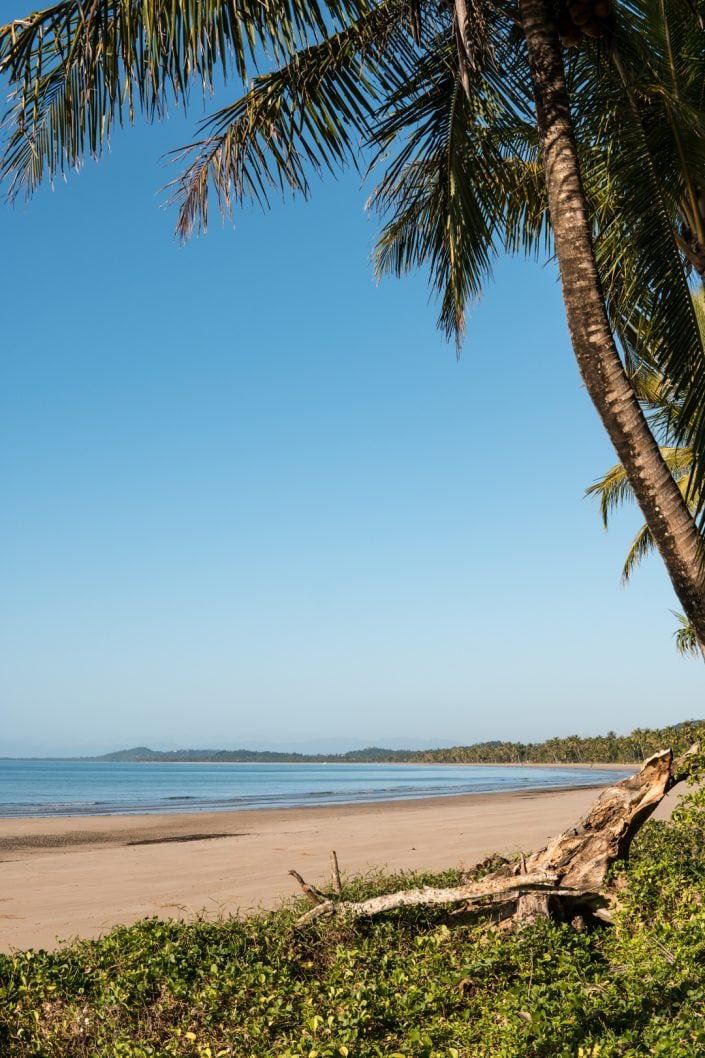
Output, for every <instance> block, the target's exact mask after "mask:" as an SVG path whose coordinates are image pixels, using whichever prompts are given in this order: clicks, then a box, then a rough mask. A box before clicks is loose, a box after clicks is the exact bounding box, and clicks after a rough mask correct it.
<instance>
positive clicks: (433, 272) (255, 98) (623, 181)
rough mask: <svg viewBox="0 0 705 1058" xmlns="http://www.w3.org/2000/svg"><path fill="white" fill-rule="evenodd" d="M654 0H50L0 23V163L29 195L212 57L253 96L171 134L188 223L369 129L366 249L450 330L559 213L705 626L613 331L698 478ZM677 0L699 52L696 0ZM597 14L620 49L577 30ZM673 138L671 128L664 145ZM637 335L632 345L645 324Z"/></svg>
mask: <svg viewBox="0 0 705 1058" xmlns="http://www.w3.org/2000/svg"><path fill="white" fill-rule="evenodd" d="M693 2H694V3H696V6H699V5H700V3H701V0H693ZM658 3H659V0H638V2H632V0H623V2H620V3H619V4H618V6H617V7H616V9H615V14H616V18H614V19H613V18H611V17H608V18H607V20H606V21H605V20H604V19H602V20H600V19H599V18H598V17H597V14H596V12H597V8H595V12H593V13H592V14H589V16H588V18H586V19H583V16H582V15H580V21H579V19H578V15H577V14H576V12H575V11H574V7H576V5H571V7H570V8H567V7H565V5H564V3H563V2H561V3H560V4H559V5H558V6H559V8H561V11H560V12H559V13H560V19H561V25H560V27H559V25H558V22H557V20H556V16H555V11H554V4H553V3H552V0H518V2H515V0H499V2H496V3H495V2H490V0H450V2H449V3H447V4H446V3H442V4H441V5H440V6H436V3H435V0H434V2H433V3H432V2H430V0H326V2H325V5H324V6H319V4H318V2H317V0H291V2H290V3H289V4H287V5H284V6H282V5H278V4H274V3H272V0H262V2H259V0H258V2H255V0H243V2H239V3H238V4H237V5H235V4H234V3H233V2H232V0H203V2H200V3H194V2H193V0H168V2H167V0H144V2H142V3H139V4H134V3H131V2H130V0H91V2H89V0H60V2H58V3H56V4H55V5H54V6H52V7H50V8H48V9H46V10H45V11H40V12H38V13H36V14H33V15H29V16H28V17H27V18H26V19H23V20H20V21H17V22H14V23H11V24H10V25H8V26H5V27H3V28H1V29H0V72H3V73H4V74H5V75H6V76H7V77H8V78H9V81H10V86H11V88H12V90H13V92H14V95H13V97H12V99H11V106H10V111H9V114H8V118H7V127H8V130H9V131H8V139H7V146H6V150H5V154H4V158H3V162H2V170H1V171H2V174H3V175H4V176H5V178H6V179H7V180H8V181H9V191H10V195H11V196H13V195H15V194H18V193H20V192H21V191H23V190H24V191H25V192H28V193H29V192H31V191H32V190H33V189H34V188H35V187H36V186H37V184H38V183H39V182H40V181H41V180H42V179H43V178H44V177H45V176H46V175H52V174H53V173H56V172H59V171H63V170H65V169H66V168H70V167H71V166H75V165H78V164H80V162H81V161H82V160H83V158H84V157H85V156H86V155H88V154H93V155H96V156H97V155H98V154H100V151H101V149H102V147H103V145H104V143H105V140H106V137H107V136H108V135H109V132H110V128H111V125H112V123H113V122H115V121H118V122H122V121H123V120H126V119H127V120H133V119H134V116H135V114H136V112H137V111H138V110H139V111H142V112H143V113H144V114H145V115H146V116H147V117H148V118H155V117H159V116H160V115H161V114H162V113H163V111H164V108H165V106H166V104H167V101H168V100H169V99H171V98H175V99H176V100H178V101H179V102H182V103H183V104H184V105H186V104H187V103H188V100H189V94H190V90H191V86H192V84H193V83H194V82H200V84H202V86H203V87H204V88H210V87H211V86H212V85H213V82H214V79H215V76H216V70H217V69H219V68H222V69H223V70H224V71H225V72H234V73H235V74H237V75H238V77H239V78H240V79H241V80H242V81H243V82H244V83H245V85H246V91H245V94H244V95H243V96H242V97H241V98H240V99H239V100H237V101H236V102H235V103H233V104H232V105H230V106H228V107H226V108H224V109H222V110H220V111H219V112H218V113H216V114H215V115H214V116H212V117H211V118H209V119H208V120H207V121H206V122H205V123H204V125H203V126H202V134H203V135H202V137H201V139H200V140H199V141H198V142H196V143H195V144H193V145H192V146H191V147H190V148H187V149H186V151H185V152H182V154H181V157H186V159H187V165H186V169H185V171H184V173H183V174H182V176H181V178H180V179H179V180H178V181H176V182H175V185H174V196H175V198H176V200H177V201H178V204H179V220H178V227H179V231H180V232H181V234H182V235H184V236H186V235H187V234H189V233H190V232H191V231H192V230H193V228H194V227H198V226H205V224H206V222H207V209H208V201H209V193H210V192H214V193H215V195H216V198H217V199H218V202H219V205H220V206H221V208H224V209H226V210H227V209H230V208H231V207H232V205H233V203H237V202H239V201H241V200H242V199H243V198H245V197H249V198H254V199H257V200H260V201H262V202H266V201H267V199H268V195H269V194H270V193H271V192H272V190H273V189H279V188H281V189H284V188H289V189H291V190H292V191H294V192H301V193H303V194H307V193H308V189H309V179H310V174H311V173H312V172H316V171H322V170H326V169H330V170H333V169H335V168H337V167H340V166H342V165H345V164H347V163H349V162H353V163H356V164H358V163H359V162H360V157H361V155H360V151H359V144H360V141H361V140H362V141H363V143H364V145H365V151H366V152H367V158H368V159H369V158H370V157H371V160H372V163H373V166H374V167H375V171H376V172H378V173H379V172H380V171H381V178H380V180H379V183H378V186H377V188H376V191H375V193H374V196H373V202H374V205H375V207H376V208H377V209H378V210H379V212H380V214H381V216H382V218H383V221H384V223H383V228H382V233H381V236H380V241H379V245H378V253H377V268H378V270H379V271H380V272H384V271H386V270H393V271H397V272H403V271H406V270H408V269H409V268H412V267H416V266H418V265H426V266H428V267H429V269H430V276H431V284H432V287H433V288H434V289H435V290H436V291H437V292H438V293H439V295H440V299H441V325H442V326H443V327H444V329H445V330H446V331H447V332H448V333H451V334H455V335H456V337H457V338H459V336H460V335H461V334H462V329H463V321H464V312H465V307H466V305H467V303H468V301H469V300H471V299H472V298H473V297H474V296H475V295H476V294H477V293H478V291H479V289H480V288H481V285H482V283H483V282H484V280H485V279H486V277H487V275H488V273H489V271H490V268H491V262H492V259H493V256H494V255H495V254H496V253H497V252H498V251H499V250H500V249H501V248H502V247H503V246H509V247H510V248H511V247H516V246H518V245H524V246H526V247H527V248H532V247H533V248H535V247H536V245H537V242H538V241H540V240H541V239H545V238H546V236H547V223H548V221H549V220H550V238H551V239H552V240H553V245H554V246H555V252H556V256H557V258H558V263H559V267H560V273H561V282H562V287H563V296H564V302H565V307H566V315H567V319H568V326H569V330H570V334H571V339H572V343H573V348H574V352H575V355H576V358H577V361H578V364H579V367H580V371H581V373H582V376H583V379H584V381H585V385H586V388H587V390H588V392H589V394H590V396H591V398H592V400H593V403H594V404H595V407H596V409H597V411H598V413H599V415H600V417H601V419H602V421H603V423H604V425H605V427H606V429H607V430H608V433H609V436H610V438H611V439H612V441H613V443H614V445H615V448H616V449H617V453H618V455H619V457H620V459H621V461H622V465H623V466H624V468H625V472H626V474H627V477H628V480H629V482H630V485H631V487H632V489H633V490H634V494H635V496H636V498H637V500H638V502H639V504H640V506H641V508H642V510H643V512H644V516H645V518H646V522H647V524H648V526H649V530H650V532H651V534H652V537H653V539H654V542H655V544H656V546H657V547H658V549H659V550H660V552H661V554H662V557H663V559H664V562H665V564H666V567H667V570H668V572H669V575H670V577H671V580H672V582H673V585H674V588H675V590H676V593H677V595H678V597H679V598H680V600H681V603H682V605H683V608H684V610H685V612H686V614H687V616H688V619H689V620H690V622H691V624H692V626H693V628H694V630H695V633H696V635H697V638H698V640H699V641H700V643H701V644H705V575H704V571H703V563H702V561H701V553H700V536H699V533H698V529H697V526H696V523H695V521H694V519H693V516H692V515H691V512H690V511H689V509H688V505H687V504H686V503H685V502H684V500H683V496H682V495H681V492H680V491H679V489H678V486H677V484H676V482H675V481H674V479H673V476H672V474H671V473H670V470H669V468H668V466H667V465H666V463H665V462H664V460H663V458H662V457H661V454H660V452H659V449H658V445H657V443H656V441H655V440H654V437H653V435H652V433H651V431H650V429H649V426H648V423H647V421H646V418H645V417H644V414H643V412H642V409H641V406H640V404H639V400H638V398H637V395H636V394H635V392H634V389H633V387H632V385H631V382H630V379H629V377H628V374H627V373H626V371H625V368H624V365H623V362H622V359H621V357H620V352H619V350H618V346H617V344H616V342H615V337H614V334H615V333H616V334H617V335H618V336H619V338H620V341H621V344H622V348H623V350H624V349H626V350H627V351H629V350H630V346H629V335H630V334H631V333H632V331H634V320H635V318H638V319H639V320H640V321H644V320H648V321H649V322H648V328H647V329H648V331H649V338H650V348H651V350H652V353H653V355H654V356H655V358H656V360H657V364H658V367H659V369H660V370H662V371H663V372H664V374H666V375H667V377H668V379H669V384H670V385H671V387H672V389H673V392H674V394H675V396H676V398H677V399H678V400H679V401H681V403H682V405H683V407H684V408H685V409H686V410H687V414H685V415H684V417H683V420H682V423H681V431H682V433H683V438H684V439H685V440H687V441H688V442H689V443H691V444H692V447H693V452H694V463H693V478H694V481H695V482H696V484H697V485H698V486H699V484H700V480H701V477H702V475H703V473H704V472H705V357H704V356H703V349H702V343H701V341H700V338H699V335H698V333H697V328H696V327H695V326H694V317H693V313H692V307H691V308H689V307H688V306H689V303H690V299H689V298H687V296H686V295H687V288H686V284H685V279H684V277H683V270H682V267H681V265H680V262H679V261H678V260H677V248H676V240H675V238H674V236H673V231H672V226H671V218H672V211H670V210H669V208H668V202H667V201H666V199H665V197H664V196H665V194H666V192H665V182H664V181H662V180H661V179H660V172H659V170H658V168H657V167H656V166H655V165H654V159H655V157H656V154H655V145H654V135H653V129H650V128H649V127H648V122H646V121H645V120H644V115H643V113H640V110H639V106H638V99H637V98H636V97H635V94H634V92H633V91H632V85H633V84H636V83H637V81H636V78H635V73H634V67H635V58H634V57H635V56H637V58H638V56H639V53H640V49H641V51H643V47H641V46H640V45H638V44H635V41H638V40H639V37H640V32H641V29H642V27H643V25H644V11H645V10H646V9H647V8H651V7H653V6H654V5H656V6H658ZM671 3H672V4H673V5H677V6H678V7H679V13H680V21H679V26H680V27H681V28H682V32H683V34H684V35H686V36H687V38H688V40H690V41H691V43H692V42H696V44H697V46H698V47H699V48H700V51H701V52H702V51H703V50H704V49H703V48H702V44H703V39H702V30H701V28H700V26H699V24H698V23H697V20H696V19H695V18H694V17H693V14H692V11H691V7H690V3H689V0H671ZM584 6H586V8H587V6H588V5H587V3H586V4H585V5H584ZM577 8H580V4H578V5H577V7H576V10H577ZM578 22H579V26H580V28H578ZM559 28H560V29H561V31H562V33H563V37H564V40H566V43H579V42H580V41H582V43H581V47H580V48H579V50H578V53H577V57H576V59H575V60H574V61H572V63H570V64H569V65H568V77H567V78H566V67H565V66H564V52H563V50H562V46H561V42H560V39H559ZM605 33H607V34H609V36H610V37H611V38H613V42H614V43H615V44H616V45H617V46H618V49H616V50H615V51H614V52H613V55H618V56H619V64H617V62H616V60H609V61H605V60H604V59H603V57H602V52H601V51H600V48H599V47H597V46H594V45H592V44H590V43H589V42H587V43H586V42H585V40H584V37H585V35H592V36H594V35H599V34H603V35H604V34H605ZM645 47H647V49H648V48H651V47H654V48H655V49H656V50H657V51H658V50H659V49H660V50H663V47H664V44H663V41H659V40H657V41H656V42H655V43H654V42H652V41H648V42H647V43H646V45H645ZM696 50H697V49H696ZM618 65H619V74H620V77H621V78H622V80H621V83H619V84H617V80H618V78H617V73H616V71H617V66H618ZM625 86H626V87H625ZM667 89H668V86H666V90H667ZM666 94H668V92H667V91H666ZM532 96H533V101H532V99H531V97H532ZM571 96H572V99H573V102H574V109H575V114H576V120H575V121H574V119H573V115H572V114H571V106H570V102H571ZM596 100H604V101H606V104H607V105H606V107H605V109H604V111H603V110H600V111H599V112H598V113H595V112H594V107H595V101H596ZM695 116H696V117H697V118H698V119H701V117H702V109H701V110H700V111H699V112H697V113H696V114H695ZM596 121H598V122H599V124H600V129H599V133H598V135H597V137H596V139H595V140H594V143H593V141H592V140H591V137H590V135H589V134H588V133H589V130H590V129H591V128H594V126H595V122H596ZM698 135H699V136H700V129H698ZM614 137H616V139H614ZM700 138H701V139H702V138H703V137H702V136H700ZM613 140H614V143H617V144H618V145H619V147H620V148H621V151H620V150H617V151H615V150H614V149H613V147H614V143H613V142H612V141H613ZM670 141H674V137H673V136H671V137H670ZM365 151H363V158H364V154H365ZM677 154H678V151H677V147H676V145H675V143H674V142H670V155H669V157H677ZM644 162H646V164H647V169H648V167H649V166H650V171H649V172H647V174H646V177H645V173H644ZM581 163H582V168H583V173H581ZM583 176H584V177H585V179H584V180H583ZM645 186H648V188H649V192H648V193H646V192H645V191H644V187H645ZM703 186H705V185H703ZM654 188H657V189H658V194H657V195H656V198H655V199H654V196H653V194H651V191H653V189H654ZM683 198H684V196H683V195H679V200H680V201H682V200H683ZM682 237H683V239H685V241H686V242H687V243H688V245H689V246H690V247H691V248H692V245H693V239H692V238H690V237H689V236H688V235H687V233H684V234H683V236H682ZM696 241H697V240H696ZM617 245H619V251H620V253H619V255H618V254H617V250H616V247H617ZM618 260H620V261H621V262H622V263H621V265H619V266H618V265H617V263H616V262H617V261H618ZM664 284H665V285H664ZM664 289H667V291H668V299H667V301H668V310H667V311H666V310H665V309H664V301H665V299H664V296H663V293H664ZM635 332H636V334H637V338H639V336H640V335H642V333H643V328H642V327H641V325H639V326H637V327H636V329H635ZM631 352H632V353H633V355H635V356H637V357H638V355H639V342H638V341H637V344H636V347H635V348H634V349H633V350H631ZM698 491H699V494H701V495H705V490H703V489H700V488H698Z"/></svg>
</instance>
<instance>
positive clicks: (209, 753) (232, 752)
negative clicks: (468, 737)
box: [88, 746, 415, 764]
mask: <svg viewBox="0 0 705 1058" xmlns="http://www.w3.org/2000/svg"><path fill="white" fill-rule="evenodd" d="M414 752H415V751H414V750H410V749H382V748H380V747H378V746H368V747H366V748H365V749H351V750H348V752H347V753H287V752H284V751H279V750H268V749H172V750H159V749H148V748H147V746H137V747H136V748H135V749H121V750H118V751H117V752H116V753H104V754H103V755H102V756H100V757H90V758H88V759H90V760H96V761H113V762H115V761H117V762H119V761H126V762H138V763H140V762H141V763H148V762H151V763H164V764H168V763H170V762H179V761H181V762H194V763H196V762H199V761H200V762H205V763H221V764H238V763H240V764H245V763H260V764H266V763H271V764H280V763H297V762H300V763H307V762H308V763H316V762H319V763H333V762H336V761H339V762H340V761H351V762H352V761H355V762H357V763H360V762H368V763H374V762H378V763H388V762H393V761H398V760H400V761H403V760H406V761H408V760H412V759H413V757H414Z"/></svg>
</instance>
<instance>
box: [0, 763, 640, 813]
mask: <svg viewBox="0 0 705 1058" xmlns="http://www.w3.org/2000/svg"><path fill="white" fill-rule="evenodd" d="M628 774H629V772H628V771H625V772H623V773H617V772H614V771H607V772H602V771H599V770H598V769H594V770H593V769H586V770H578V769H560V768H529V767H526V768H525V767H503V768H491V767H460V766H453V765H432V764H429V765H425V764H413V765H412V764H114V763H92V762H89V761H40V760H31V761H24V760H6V761H2V760H0V816H4V817H12V816H45V817H46V816H83V815H115V814H118V813H128V814H134V813H142V812H206V811H208V812H211V811H225V810H233V809H243V808H282V807H289V806H295V805H316V804H353V803H357V802H363V801H396V800H402V799H407V798H418V797H441V796H449V795H452V794H465V793H490V792H496V791H507V792H508V791H512V790H539V789H551V788H555V787H560V786H598V785H603V784H605V783H609V782H615V781H616V780H617V779H618V778H621V777H622V775H628Z"/></svg>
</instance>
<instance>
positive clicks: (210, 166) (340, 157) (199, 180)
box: [170, 0, 416, 238]
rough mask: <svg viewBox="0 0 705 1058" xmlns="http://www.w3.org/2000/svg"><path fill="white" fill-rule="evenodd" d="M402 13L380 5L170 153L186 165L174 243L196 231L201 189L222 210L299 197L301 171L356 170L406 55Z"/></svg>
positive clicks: (402, 6) (255, 85)
mask: <svg viewBox="0 0 705 1058" xmlns="http://www.w3.org/2000/svg"><path fill="white" fill-rule="evenodd" d="M407 12H408V5H407V4H406V2H405V0H384V2H383V3H381V4H380V6H379V7H377V8H375V9H374V10H373V11H370V12H368V13H366V14H365V15H363V16H362V17H361V18H359V19H358V20H356V21H354V22H352V23H350V24H348V25H346V26H345V27H344V28H343V29H341V30H340V31H339V32H338V33H335V34H332V35H330V36H328V37H327V38H326V39H325V40H323V41H322V42H321V43H320V44H317V45H314V46H311V47H309V48H306V49H303V50H301V51H298V52H297V53H296V54H295V55H294V56H293V57H292V58H291V59H290V61H289V62H288V63H286V64H285V65H284V66H282V67H281V68H280V69H277V70H274V71H273V72H271V73H267V74H262V75H261V76H259V77H257V78H255V80H254V81H253V82H252V86H251V88H250V90H249V91H248V92H247V93H246V94H245V95H244V96H243V97H242V98H240V99H238V100H237V101H236V102H235V103H233V104H231V105H230V106H227V107H224V108H223V109H221V110H219V111H218V112H217V113H215V114H213V115H211V116H210V117H209V118H208V119H207V120H206V121H205V122H203V123H202V124H201V126H200V131H201V132H207V133H208V135H207V136H206V137H205V138H203V139H201V140H199V141H197V142H195V143H193V144H191V145H189V146H188V147H186V148H182V149H181V150H179V151H177V152H174V155H173V157H174V158H175V159H176V160H177V161H184V160H186V161H187V162H188V164H187V167H186V169H185V170H184V172H183V173H182V174H181V175H180V177H179V178H178V179H177V180H175V181H173V182H172V184H171V185H170V187H171V188H172V189H173V190H172V196H171V201H172V202H175V203H176V204H177V205H178V207H179V217H178V222H177V230H178V232H179V234H180V235H181V237H182V238H187V237H188V236H189V235H191V234H192V232H193V231H194V230H204V229H205V228H206V226H207V222H208V200H209V194H210V192H211V190H213V191H214V192H215V195H216V198H217V201H218V204H219V207H220V209H221V212H223V213H230V212H231V210H232V206H233V203H238V204H239V203H241V202H242V201H243V199H246V198H250V199H253V200H255V201H257V202H259V203H260V204H262V205H267V204H268V202H269V194H270V192H271V190H272V189H279V190H283V189H285V188H289V189H290V190H291V191H293V192H300V193H302V194H304V195H307V194H308V192H309V174H310V173H311V172H320V171H321V170H323V169H328V170H331V171H333V170H335V169H337V168H341V167H343V166H344V165H345V164H346V163H349V162H352V163H353V164H357V157H358V153H359V150H360V145H361V142H362V141H363V140H365V139H366V138H368V137H369V135H370V121H371V118H372V116H373V114H374V112H375V110H376V107H377V106H378V105H379V101H380V98H382V97H383V94H384V91H385V86H387V87H388V86H389V85H390V84H391V83H394V84H396V81H397V79H398V78H403V77H405V76H407V73H408V71H409V69H410V68H411V67H412V66H413V63H414V61H415V58H416V48H415V45H414V42H413V40H412V38H411V36H410V34H409V26H408V24H407V22H406V19H405V16H406V14H407Z"/></svg>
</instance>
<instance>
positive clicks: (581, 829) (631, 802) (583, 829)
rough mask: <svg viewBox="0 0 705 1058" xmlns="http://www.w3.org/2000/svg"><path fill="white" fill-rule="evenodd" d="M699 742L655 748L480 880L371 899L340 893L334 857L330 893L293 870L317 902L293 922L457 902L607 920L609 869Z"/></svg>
mask: <svg viewBox="0 0 705 1058" xmlns="http://www.w3.org/2000/svg"><path fill="white" fill-rule="evenodd" d="M698 749H699V746H698V745H697V744H696V745H694V746H691V748H690V749H689V750H688V751H687V753H685V754H684V755H683V756H682V757H680V758H679V759H678V760H676V761H674V760H673V753H672V751H671V750H670V749H667V750H663V751H661V752H660V753H655V754H654V756H653V757H649V759H648V760H647V761H645V763H644V765H643V766H642V769H641V771H639V772H637V773H636V775H631V776H629V778H627V779H623V780H622V781H621V782H618V783H615V784H614V785H613V786H608V787H607V788H606V789H605V790H603V791H602V793H601V794H600V796H599V797H598V798H597V800H596V801H595V803H594V804H593V806H592V808H591V809H590V810H589V811H588V812H587V814H586V815H584V816H583V817H582V819H580V820H578V822H577V823H576V824H575V825H574V826H572V827H570V828H569V829H568V830H566V831H564V832H563V833H562V834H561V835H560V836H559V837H557V838H555V839H554V840H553V841H551V842H550V844H548V845H546V846H545V847H544V848H543V849H540V850H539V851H538V852H536V853H533V854H531V855H529V856H524V855H522V856H521V857H520V860H519V861H518V862H515V863H502V864H501V865H500V866H499V867H497V868H496V869H495V870H493V871H491V872H490V873H489V874H487V875H485V877H484V878H482V879H480V880H479V881H472V882H467V883H466V884H463V885H459V886H455V887H452V888H447V889H437V888H433V887H432V886H423V887H422V888H420V889H406V890H402V891H401V892H397V893H389V894H387V895H386V896H375V897H372V898H371V899H369V900H361V901H350V900H341V899H340V898H339V894H340V880H339V875H338V871H337V863H338V861H337V857H336V856H335V854H333V856H332V863H333V887H334V891H335V895H333V896H330V895H327V894H326V893H324V892H322V891H321V890H320V889H317V888H316V887H315V886H311V885H308V884H307V883H306V882H305V881H304V880H303V878H302V877H301V875H300V874H299V873H298V872H297V871H293V870H292V871H290V872H289V873H290V874H291V875H293V877H294V878H296V880H297V881H298V882H299V885H300V886H301V888H302V889H303V891H304V892H305V893H306V895H307V896H308V897H309V899H310V900H311V903H312V904H314V906H313V907H312V908H311V910H310V911H307V912H306V914H304V915H302V916H301V917H300V918H299V919H298V921H297V926H304V925H306V923H308V922H312V921H313V920H314V919H316V918H320V917H321V916H329V915H336V916H340V915H344V916H347V917H350V918H371V917H372V916H374V915H379V914H381V913H382V912H384V911H391V910H393V909H394V908H398V907H429V906H434V905H435V906H439V905H453V904H459V905H461V906H460V907H458V908H457V909H456V911H457V912H463V911H470V912H472V911H479V910H481V909H489V910H490V911H491V910H492V908H493V907H495V908H500V907H501V914H500V916H499V917H500V918H502V919H504V918H507V917H511V918H513V919H514V920H515V921H523V922H527V921H534V920H535V919H537V918H556V919H559V920H561V921H569V922H570V921H573V922H574V923H576V925H577V926H578V927H580V928H582V927H583V926H584V924H585V922H586V921H589V920H590V919H601V920H602V921H606V922H609V921H610V908H611V907H613V906H614V903H615V895H614V893H613V892H611V891H610V890H609V889H608V888H607V886H606V881H605V879H606V875H607V871H608V870H609V868H610V867H611V866H612V864H613V863H615V862H616V861H617V860H623V859H626V857H627V854H628V851H629V846H630V844H631V842H632V840H633V838H634V836H635V834H636V833H637V832H638V831H639V829H640V827H642V826H643V824H644V823H645V822H646V820H647V819H648V818H649V816H650V815H651V813H652V812H653V811H654V809H655V808H656V806H657V805H658V804H659V803H660V801H661V800H662V799H663V797H664V795H665V794H666V793H667V792H668V791H669V790H670V789H672V788H673V787H674V786H675V785H676V784H677V783H679V782H681V781H682V780H683V779H685V778H687V777H688V764H689V758H691V757H692V756H693V755H694V754H695V753H696V752H697V751H698Z"/></svg>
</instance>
